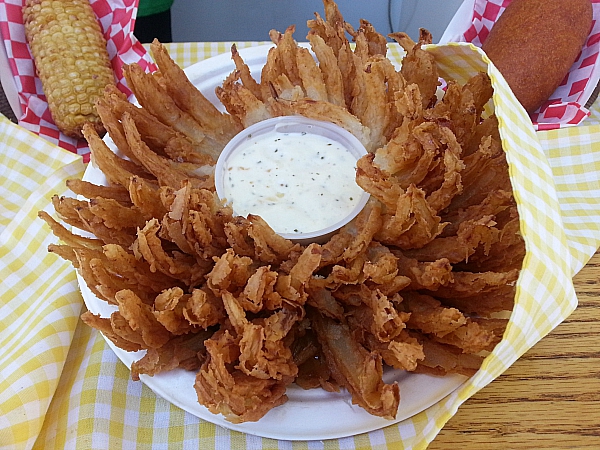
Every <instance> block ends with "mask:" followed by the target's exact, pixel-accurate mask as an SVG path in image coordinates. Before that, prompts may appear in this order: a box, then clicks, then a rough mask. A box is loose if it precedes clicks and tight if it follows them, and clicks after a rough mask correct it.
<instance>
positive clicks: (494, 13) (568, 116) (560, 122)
mask: <svg viewBox="0 0 600 450" xmlns="http://www.w3.org/2000/svg"><path fill="white" fill-rule="evenodd" d="M509 4H510V1H503V0H465V1H464V2H463V4H462V5H461V6H460V8H459V10H458V11H457V13H456V14H455V16H454V18H453V19H452V21H451V22H450V24H449V25H448V27H447V28H446V30H445V32H444V34H443V36H442V37H441V39H440V43H446V42H470V43H472V44H474V45H476V46H478V47H479V46H481V44H482V43H483V42H484V41H485V38H486V37H487V35H488V34H489V32H490V30H491V28H492V27H493V25H494V23H495V22H496V21H497V20H498V18H499V17H500V16H501V15H502V13H503V12H504V10H505V9H506V7H507V6H508V5H509ZM592 7H593V14H594V20H593V22H592V29H591V30H590V35H589V37H588V39H587V41H586V43H585V45H584V47H583V49H582V51H581V53H580V54H579V56H578V58H577V60H576V61H575V62H574V63H573V65H572V66H571V69H570V71H569V73H568V74H567V76H566V77H565V79H564V80H563V81H562V83H561V85H560V86H559V87H558V88H557V89H556V91H555V92H554V94H553V95H552V96H551V97H550V99H548V101H546V102H544V104H542V106H541V107H540V108H538V110H537V111H534V112H533V113H532V114H531V119H532V121H533V124H534V127H535V128H536V130H551V129H556V128H561V127H562V128H564V127H568V126H576V125H579V124H581V123H582V122H583V121H584V120H585V119H586V118H587V117H588V116H589V115H590V110H589V108H590V105H591V103H593V101H594V100H595V97H596V96H597V86H598V82H599V81H600V61H599V60H598V54H599V52H600V40H599V37H600V21H599V20H598V19H599V18H600V2H598V1H596V0H592ZM548 51H551V49H548Z"/></svg>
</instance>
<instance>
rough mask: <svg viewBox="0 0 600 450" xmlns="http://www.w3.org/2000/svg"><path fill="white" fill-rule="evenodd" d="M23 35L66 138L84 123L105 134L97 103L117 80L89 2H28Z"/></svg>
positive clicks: (34, 0)
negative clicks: (97, 111)
mask: <svg viewBox="0 0 600 450" xmlns="http://www.w3.org/2000/svg"><path fill="white" fill-rule="evenodd" d="M23 23H24V25H25V35H26V37H27V41H28V43H29V47H30V49H31V53H32V55H33V59H34V61H35V65H36V70H37V73H38V76H39V78H40V80H41V82H42V88H43V89H44V94H45V95H46V99H47V101H48V107H49V109H50V113H51V114H52V118H53V120H54V122H55V124H56V126H57V127H58V129H59V130H60V131H62V132H63V133H64V134H66V135H67V136H71V137H76V138H82V137H83V135H82V133H81V128H82V127H83V124H84V123H91V124H92V125H93V126H94V128H96V130H97V131H98V133H99V134H101V135H102V134H103V133H104V127H103V126H102V122H101V120H100V118H99V116H98V114H97V113H96V108H95V106H94V102H95V101H96V99H97V98H98V97H100V96H102V93H103V92H104V88H105V87H106V86H107V85H109V84H112V85H114V84H115V79H114V74H113V71H112V68H111V64H110V58H109V56H108V52H107V50H106V40H105V39H104V36H103V35H102V30H101V28H100V24H99V23H98V20H97V18H96V15H95V13H94V11H93V9H92V7H91V6H90V4H89V1H88V0H27V1H26V2H25V6H24V7H23Z"/></svg>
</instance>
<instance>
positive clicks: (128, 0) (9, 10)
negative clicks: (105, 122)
mask: <svg viewBox="0 0 600 450" xmlns="http://www.w3.org/2000/svg"><path fill="white" fill-rule="evenodd" d="M24 4H25V0H3V1H2V2H0V32H1V33H2V39H3V41H4V42H3V43H4V46H5V47H6V53H7V56H8V62H9V64H10V69H11V71H12V74H13V76H14V80H15V84H16V87H17V91H18V93H19V102H20V104H21V110H22V111H23V115H22V117H19V125H21V126H23V127H25V128H27V129H28V130H30V131H32V132H34V133H36V134H38V135H40V136H41V137H44V138H46V139H48V140H49V141H50V142H52V143H54V144H56V145H58V146H60V147H62V148H64V149H67V150H69V151H71V152H74V153H77V154H79V155H82V156H83V158H84V161H86V162H87V161H89V148H88V146H87V142H86V141H85V140H84V139H73V138H70V137H68V136H65V135H64V134H63V133H61V132H60V131H58V128H57V127H56V125H54V122H53V120H52V116H51V115H50V111H49V109H48V103H47V102H46V97H45V96H44V93H43V90H42V84H41V82H40V79H39V78H38V77H37V75H36V73H35V66H34V62H33V57H32V55H31V53H30V51H29V47H28V45H27V41H26V39H25V28H24V26H23V14H22V9H23V5H24ZM90 4H91V5H92V8H93V9H94V11H95V13H96V16H97V17H98V20H99V22H100V25H101V27H102V31H103V33H104V37H105V38H106V41H107V44H108V45H107V49H108V54H109V56H110V58H111V62H112V67H113V70H114V72H115V79H116V81H117V85H118V87H119V89H121V90H122V91H123V92H125V93H126V94H127V95H131V91H130V90H129V89H128V88H127V86H126V83H125V79H124V77H123V71H122V68H123V65H124V64H130V63H138V64H140V65H141V66H142V67H143V68H144V69H145V70H148V71H152V70H155V69H156V67H155V66H154V63H153V61H152V58H151V57H150V55H149V54H148V52H147V51H146V49H145V48H144V47H143V46H142V44H140V42H139V41H138V40H137V39H136V38H135V36H133V26H134V24H135V18H136V14H137V6H138V0H90Z"/></svg>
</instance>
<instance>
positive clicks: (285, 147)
mask: <svg viewBox="0 0 600 450" xmlns="http://www.w3.org/2000/svg"><path fill="white" fill-rule="evenodd" d="M366 153H367V152H366V150H365V148H364V146H363V145H362V144H361V143H360V141H359V140H358V139H357V138H356V137H355V136H354V135H353V134H351V133H350V132H348V131H346V130H345V129H343V128H341V127H339V126H337V125H335V124H332V123H329V122H323V121H317V120H312V119H307V118H305V117H301V116H283V117H276V118H273V119H268V120H265V121H262V122H259V123H257V124H255V125H252V126H250V127H248V128H246V129H245V130H243V131H241V132H240V133H239V134H237V135H236V136H235V137H234V138H233V139H232V140H231V141H230V142H229V143H228V144H227V146H226V147H225V148H224V149H223V151H222V152H221V155H220V156H219V159H218V161H217V165H216V168H215V187H216V191H217V195H218V196H219V198H220V199H221V200H224V201H226V202H227V203H230V204H231V206H232V208H233V211H234V213H235V214H236V215H240V216H244V217H247V216H248V214H253V215H258V216H261V217H262V218H263V219H264V220H265V221H266V222H267V223H268V224H269V226H270V227H271V228H273V230H274V231H275V232H276V233H278V234H279V235H281V236H283V237H284V238H286V239H289V240H291V241H294V242H299V243H301V244H308V243H311V242H318V243H324V242H326V241H327V240H328V239H329V238H330V237H331V235H332V234H334V233H335V232H336V231H337V230H339V229H340V228H341V227H342V226H344V225H345V224H347V223H348V222H349V221H351V220H352V219H353V218H354V217H356V215H357V214H358V213H359V212H360V211H361V210H362V209H363V208H364V206H365V204H366V203H367V201H368V199H369V194H368V193H366V192H365V191H363V190H362V189H361V188H360V187H359V186H358V185H357V184H356V181H355V178H356V161H357V160H358V159H359V158H360V157H362V156H363V155H365V154H366Z"/></svg>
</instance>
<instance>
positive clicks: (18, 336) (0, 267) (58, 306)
mask: <svg viewBox="0 0 600 450" xmlns="http://www.w3.org/2000/svg"><path fill="white" fill-rule="evenodd" d="M82 173H83V164H82V162H81V158H80V157H78V156H76V155H73V154H71V153H68V152H66V151H63V150H61V149H59V148H58V147H56V146H54V145H52V144H49V143H47V142H46V141H44V140H42V139H40V138H39V137H37V136H34V135H33V134H31V133H29V132H28V131H26V130H24V129H23V128H21V127H18V126H16V125H14V124H13V123H12V122H10V121H9V120H8V119H6V118H5V117H4V116H3V115H0V199H1V202H2V203H1V207H0V371H1V373H2V376H1V377H0V445H2V446H4V447H5V448H25V447H29V446H31V445H32V444H33V442H34V441H35V438H36V436H37V434H38V433H39V431H40V429H41V428H42V424H43V421H44V417H45V415H46V410H47V408H48V405H49V404H50V401H51V400H52V396H53V395H54V391H55V389H56V386H57V384H58V380H59V378H60V377H61V373H62V370H63V365H64V362H65V359H66V356H67V352H68V351H69V347H70V346H71V340H72V336H73V332H74V331H75V326H76V324H77V321H78V317H79V314H80V311H81V304H82V301H81V296H80V294H79V292H78V286H77V283H76V282H75V277H74V274H73V269H72V268H71V267H70V264H65V262H64V261H62V260H60V259H59V258H57V257H56V256H54V255H50V254H48V251H47V246H48V244H50V243H51V242H52V241H54V239H53V238H52V237H51V236H50V235H49V234H48V229H47V227H46V226H45V225H44V223H43V222H41V221H40V220H38V219H37V211H39V210H41V209H46V208H48V199H49V197H50V195H51V194H52V193H59V194H60V193H62V192H64V191H65V186H64V183H65V178H67V177H70V178H72V177H78V176H81V174H82Z"/></svg>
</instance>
